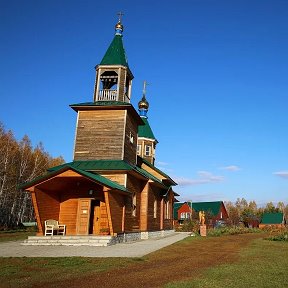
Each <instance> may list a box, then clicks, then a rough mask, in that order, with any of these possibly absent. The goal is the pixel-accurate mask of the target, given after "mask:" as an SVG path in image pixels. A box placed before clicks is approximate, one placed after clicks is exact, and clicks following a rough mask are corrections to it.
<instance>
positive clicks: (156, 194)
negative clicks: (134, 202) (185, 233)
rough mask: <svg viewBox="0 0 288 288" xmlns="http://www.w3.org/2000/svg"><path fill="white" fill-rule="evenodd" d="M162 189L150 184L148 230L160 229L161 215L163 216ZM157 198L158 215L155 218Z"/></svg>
mask: <svg viewBox="0 0 288 288" xmlns="http://www.w3.org/2000/svg"><path fill="white" fill-rule="evenodd" d="M160 192H161V189H160V188H158V187H155V186H152V185H150V187H149V190H148V212H147V219H148V227H147V229H148V231H157V230H160V217H161V210H160V205H161V197H160ZM155 198H156V199H157V215H156V218H154V199H155Z"/></svg>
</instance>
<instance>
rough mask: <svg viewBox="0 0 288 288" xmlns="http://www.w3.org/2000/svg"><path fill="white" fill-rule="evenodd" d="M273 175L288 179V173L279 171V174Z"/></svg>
mask: <svg viewBox="0 0 288 288" xmlns="http://www.w3.org/2000/svg"><path fill="white" fill-rule="evenodd" d="M273 174H274V175H276V176H279V177H281V178H285V179H288V171H278V172H274V173H273Z"/></svg>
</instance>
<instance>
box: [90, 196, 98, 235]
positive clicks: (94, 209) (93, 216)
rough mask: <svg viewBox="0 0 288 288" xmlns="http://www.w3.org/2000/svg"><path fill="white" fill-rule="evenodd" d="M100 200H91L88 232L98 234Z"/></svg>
mask: <svg viewBox="0 0 288 288" xmlns="http://www.w3.org/2000/svg"><path fill="white" fill-rule="evenodd" d="M100 217H101V214H100V200H91V209H90V221H89V234H94V235H98V234H100Z"/></svg>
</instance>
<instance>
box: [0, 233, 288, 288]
mask: <svg viewBox="0 0 288 288" xmlns="http://www.w3.org/2000/svg"><path fill="white" fill-rule="evenodd" d="M263 236H264V235H263V234H261V233H260V234H259V233H257V234H245V235H232V236H231V235H229V236H220V237H206V238H201V237H188V238H186V239H184V240H183V241H180V242H177V243H175V244H173V245H170V246H168V247H166V248H163V249H161V250H158V251H156V252H154V253H151V254H149V255H147V256H145V257H142V258H82V257H70V258H25V257H23V258H0V266H1V269H0V283H1V284H0V287H21V288H25V287H69V288H70V287H125V288H127V287H132V286H131V283H133V287H149V288H150V287H166V288H175V287H184V288H185V287H221V288H223V287H249V288H250V287H285V285H286V283H288V273H287V267H288V243H287V242H278V241H268V240H263ZM127 245H129V244H127ZM44 249H45V248H44ZM108 249H109V248H108Z"/></svg>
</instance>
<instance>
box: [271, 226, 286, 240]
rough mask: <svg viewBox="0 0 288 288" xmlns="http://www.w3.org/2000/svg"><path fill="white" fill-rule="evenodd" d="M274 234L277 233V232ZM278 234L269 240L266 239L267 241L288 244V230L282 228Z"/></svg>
mask: <svg viewBox="0 0 288 288" xmlns="http://www.w3.org/2000/svg"><path fill="white" fill-rule="evenodd" d="M273 232H274V233H275V231H273ZM276 232H277V234H276V235H273V236H270V237H269V238H266V240H270V241H284V242H288V228H282V229H279V230H278V231H276Z"/></svg>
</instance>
